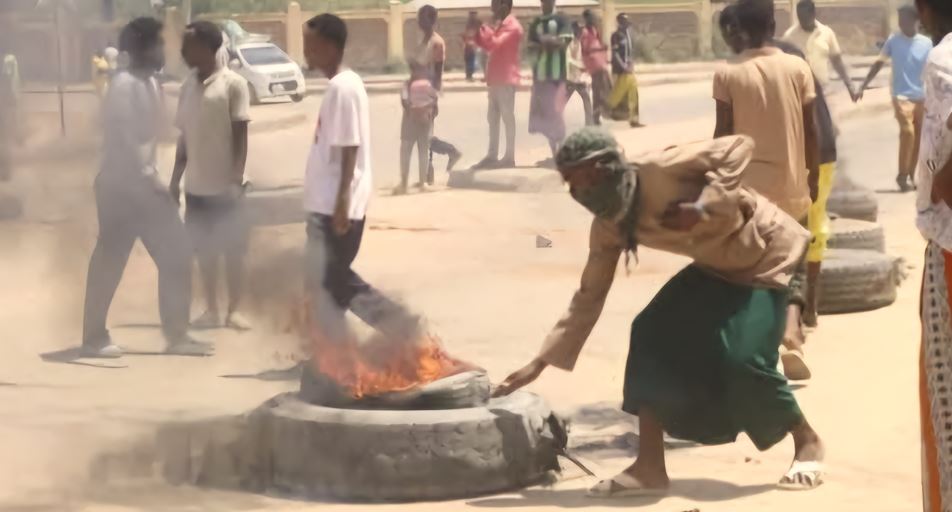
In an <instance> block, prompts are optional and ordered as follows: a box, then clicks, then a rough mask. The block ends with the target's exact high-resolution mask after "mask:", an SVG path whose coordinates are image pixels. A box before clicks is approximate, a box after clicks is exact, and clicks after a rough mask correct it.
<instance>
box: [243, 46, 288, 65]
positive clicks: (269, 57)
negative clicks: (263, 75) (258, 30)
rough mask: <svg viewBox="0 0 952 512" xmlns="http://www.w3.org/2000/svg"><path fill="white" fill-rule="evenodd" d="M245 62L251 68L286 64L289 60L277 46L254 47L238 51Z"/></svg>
mask: <svg viewBox="0 0 952 512" xmlns="http://www.w3.org/2000/svg"><path fill="white" fill-rule="evenodd" d="M238 51H239V52H241V56H242V57H244V59H245V61H246V62H247V63H248V64H250V65H252V66H265V65H268V64H287V63H288V62H291V59H290V58H288V56H287V55H286V54H285V53H284V52H282V51H281V49H280V48H278V47H277V46H255V47H253V48H241V49H239V50H238Z"/></svg>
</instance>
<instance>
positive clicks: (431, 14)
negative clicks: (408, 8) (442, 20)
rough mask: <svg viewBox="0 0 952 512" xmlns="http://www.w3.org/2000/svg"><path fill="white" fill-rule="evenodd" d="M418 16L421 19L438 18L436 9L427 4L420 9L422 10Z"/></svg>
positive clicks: (418, 12)
mask: <svg viewBox="0 0 952 512" xmlns="http://www.w3.org/2000/svg"><path fill="white" fill-rule="evenodd" d="M417 16H420V17H424V16H425V17H427V18H432V19H434V20H435V19H436V18H437V10H436V7H433V6H432V5H430V4H426V5H424V6H423V7H420V10H419V11H417Z"/></svg>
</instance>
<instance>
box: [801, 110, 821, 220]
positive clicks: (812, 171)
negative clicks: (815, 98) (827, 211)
mask: <svg viewBox="0 0 952 512" xmlns="http://www.w3.org/2000/svg"><path fill="white" fill-rule="evenodd" d="M815 119H816V105H815V102H810V103H809V104H807V105H804V106H803V151H804V155H805V156H806V161H807V170H808V174H807V184H809V186H810V200H811V201H816V198H817V192H818V190H819V184H820V145H819V143H818V140H817V130H816V120H815Z"/></svg>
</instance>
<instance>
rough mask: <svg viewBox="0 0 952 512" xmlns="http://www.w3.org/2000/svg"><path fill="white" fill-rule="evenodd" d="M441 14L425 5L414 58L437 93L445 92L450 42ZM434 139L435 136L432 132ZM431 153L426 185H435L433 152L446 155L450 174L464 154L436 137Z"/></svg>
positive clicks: (433, 138)
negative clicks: (440, 30)
mask: <svg viewBox="0 0 952 512" xmlns="http://www.w3.org/2000/svg"><path fill="white" fill-rule="evenodd" d="M438 15H439V13H438V11H437V10H436V8H435V7H433V6H432V5H424V6H423V7H420V10H419V12H417V24H418V25H419V27H420V31H421V32H423V38H422V39H421V40H420V44H418V45H417V47H416V50H415V51H414V54H413V56H412V57H411V58H412V59H414V60H416V62H418V63H419V64H420V65H421V66H423V67H424V69H425V71H426V72H427V76H428V77H429V79H430V83H432V84H433V88H434V89H436V91H437V92H439V91H440V90H442V89H443V67H444V65H445V62H446V41H444V40H443V37H442V36H441V35H440V34H438V33H437V32H436V21H437V17H438ZM431 136H432V133H431ZM429 146H430V151H429V156H428V158H427V161H428V162H429V163H428V164H427V165H428V168H427V179H426V183H427V184H428V185H432V184H433V181H434V176H433V153H436V154H438V155H446V159H447V160H446V171H447V172H450V171H452V170H453V167H455V166H456V164H457V163H458V162H459V159H460V158H462V157H463V153H461V152H460V150H459V149H456V146H454V145H453V144H450V143H449V142H447V141H445V140H442V139H440V138H438V137H435V136H432V137H431V139H430V144H429Z"/></svg>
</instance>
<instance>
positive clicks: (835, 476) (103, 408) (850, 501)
mask: <svg viewBox="0 0 952 512" xmlns="http://www.w3.org/2000/svg"><path fill="white" fill-rule="evenodd" d="M894 125H895V123H894V122H893V121H892V120H891V118H890V116H889V115H882V114H880V115H874V116H871V117H866V118H863V119H862V120H860V119H857V120H852V121H848V122H845V123H844V124H842V125H841V130H842V136H841V147H842V152H843V155H841V156H842V157H843V160H844V161H849V163H850V165H849V168H848V172H850V174H851V175H852V176H853V177H854V179H857V181H860V182H862V183H863V184H865V185H867V186H869V187H872V188H874V189H877V190H879V189H882V190H887V189H889V188H890V185H891V179H892V172H893V169H894V164H893V163H892V162H894V161H895V153H896V148H895V147H894V146H895V140H896V138H895V133H896V129H895V126H894ZM712 126H713V124H712V121H711V120H710V119H708V118H707V117H702V118H699V119H696V120H693V121H679V122H677V123H668V124H664V123H659V124H658V125H657V126H653V127H649V128H647V129H644V130H640V131H634V130H628V129H624V130H621V131H620V132H619V137H620V138H621V139H622V141H623V142H624V143H625V145H626V147H627V148H628V149H629V152H632V153H633V152H637V151H638V150H642V149H648V148H654V147H662V146H664V145H668V144H670V143H674V142H678V141H684V140H692V139H698V138H703V137H708V136H710V131H711V129H712ZM301 129H302V130H308V129H309V128H301ZM296 137H299V138H300V137H302V135H300V134H297V135H296ZM94 169H95V164H94V163H93V162H91V161H87V160H85V159H79V158H76V159H72V160H69V161H60V162H58V163H55V164H53V163H44V164H42V165H28V166H25V167H24V168H23V169H21V170H20V173H19V174H18V176H17V178H16V182H15V184H14V185H15V189H16V190H17V191H18V192H19V193H21V194H22V195H24V197H25V201H26V207H27V216H26V218H25V219H23V220H22V221H19V222H14V223H6V224H2V225H0V261H2V265H0V282H2V283H4V286H3V287H2V289H0V339H2V340H4V344H3V345H4V350H5V353H4V357H2V358H0V404H2V408H0V454H2V456H0V460H2V462H0V510H3V511H11V512H12V511H18V512H27V511H29V512H39V511H47V510H48V511H64V510H69V511H77V512H79V511H82V512H92V511H96V512H119V511H123V512H125V511H133V510H148V511H182V512H184V511H194V510H202V511H205V510H207V511H218V510H221V511H224V510H229V511H230V510H243V511H245V510H246V511H255V510H262V511H283V510H299V509H302V510H303V509H310V508H317V507H320V508H321V509H322V510H345V509H346V510H368V509H371V508H372V509H375V510H381V511H385V510H387V511H389V510H414V511H431V510H432V511H436V510H439V511H449V510H464V509H474V508H477V509H478V508H488V509H496V508H499V509H510V508H511V509H525V510H538V511H542V510H556V509H563V508H582V507H585V508H588V509H592V510H603V509H604V510H608V509H615V508H618V507H631V508H637V509H639V510H644V511H646V512H681V511H687V510H691V509H695V508H697V509H700V510H701V511H703V512H712V511H725V512H726V511H731V512H738V511H750V512H754V511H757V512H759V511H763V510H774V511H778V512H783V511H798V512H801V511H803V510H811V509H812V510H823V511H826V510H831V511H832V510H836V511H838V512H839V511H863V512H875V511H883V512H897V511H911V510H916V509H917V508H920V487H919V474H920V472H919V454H920V449H919V444H918V428H919V425H918V408H917V381H916V378H917V364H916V363H917V354H918V346H919V325H918V319H917V307H918V306H917V301H918V279H919V273H920V271H921V253H922V249H923V242H922V241H921V240H920V238H919V236H918V233H917V232H916V230H915V228H914V225H913V214H914V206H913V196H912V195H899V194H891V193H883V194H880V196H879V197H880V205H881V213H880V221H881V222H882V223H883V224H884V225H885V229H886V233H887V247H888V251H889V252H890V253H891V254H893V255H895V256H900V257H903V258H905V259H906V260H907V262H908V263H909V275H910V278H909V279H908V280H907V281H906V282H905V283H904V285H903V286H902V288H901V289H900V292H899V299H898V300H897V302H896V303H895V304H894V305H893V306H891V307H888V308H885V309H881V310H878V311H873V312H868V313H862V314H853V315H840V316H829V317H823V318H822V319H821V325H820V327H819V329H818V330H817V331H816V332H814V333H813V334H812V335H811V337H810V341H809V344H808V345H807V354H808V360H809V362H810V364H811V366H812V368H813V372H814V378H813V380H811V381H809V383H808V384H806V385H805V386H802V387H799V388H798V389H797V397H798V399H799V400H800V402H801V405H802V407H803V409H804V410H805V412H806V413H807V415H808V417H809V419H810V421H811V422H812V423H813V424H814V426H815V427H816V428H817V430H818V431H819V432H820V433H821V435H823V436H824V438H825V440H826V443H827V447H828V452H829V453H828V463H829V475H828V478H827V483H826V485H824V486H822V487H821V488H820V489H818V490H816V491H814V492H809V493H785V492H782V491H779V490H776V488H775V486H774V484H775V482H776V481H777V479H778V478H779V477H780V475H781V474H782V473H783V472H784V471H786V469H787V466H788V465H789V462H790V459H791V456H792V443H790V442H789V441H787V442H784V443H782V444H780V445H778V446H777V447H775V448H774V449H772V450H770V451H768V452H765V453H760V452H757V450H756V449H755V448H754V447H753V446H752V444H751V443H750V442H749V441H748V440H747V439H746V438H742V439H741V440H739V442H737V443H736V444H733V445H727V446H720V447H710V448H689V449H679V450H675V451H672V452H671V453H670V455H669V461H668V467H669V472H670V474H671V476H672V478H673V480H674V481H673V488H672V493H671V496H670V497H667V498H664V499H660V500H659V499H651V500H645V499H642V500H637V499H635V500H622V501H617V502H615V501H613V502H593V501H590V500H588V499H586V498H585V497H584V490H585V489H586V488H587V487H588V486H590V485H591V484H593V483H594V481H593V480H591V479H588V478H581V477H579V476H578V474H577V472H576V471H573V470H569V471H567V472H566V474H565V479H563V480H562V481H560V482H559V483H558V484H556V485H555V486H553V487H549V488H533V489H528V490H525V491H523V492H520V493H515V494H507V495H501V496H493V497H486V498H479V499H471V500H463V501H454V502H443V503H423V504H412V505H375V506H373V507H371V506H368V505H344V504H313V503H305V502H299V501H292V500H285V499H278V498H274V497H264V496H256V495H251V494H244V493H233V492H222V491H210V490H201V489H196V488H189V487H173V486H169V485H165V484H163V483H161V482H159V481H157V480H133V481H132V483H129V482H125V483H117V482H112V481H105V482H104V481H97V480H96V479H94V478H91V477H90V472H89V467H90V462H91V461H92V460H93V459H94V458H95V457H96V455H97V454H99V453H102V452H103V451H105V450H115V449H121V447H122V446H124V445H125V444H126V443H130V442H133V441H135V440H137V439H142V438H144V437H148V436H149V435H151V433H153V432H154V430H155V428H156V427H157V425H159V424H161V423H162V422H164V421H167V420H169V419H170V418H177V417H183V416H186V417H196V416H213V415H217V414H236V413H242V412H245V411H247V410H249V409H251V408H253V407H255V406H256V405H258V404H260V403H261V402H263V401H264V400H266V399H267V398H270V397H271V396H273V395H275V394H277V393H279V392H282V391H285V390H290V389H293V388H295V387H296V385H297V384H296V383H295V382H264V381H260V380H254V379H230V378H223V377H222V376H223V375H230V374H254V373H256V372H259V371H262V370H266V369H271V368H279V367H284V366H287V365H288V364H290V361H291V360H292V359H293V358H294V357H295V354H296V353H297V352H298V348H297V347H298V342H297V340H296V339H294V338H293V337H292V336H290V335H287V334H285V333H284V332H283V329H282V327H283V326H284V325H285V323H286V321H287V320H288V314H287V313H288V312H287V311H286V309H285V308H284V306H283V305H282V304H273V303H272V304H270V305H269V306H268V307H261V308H257V309H256V311H257V312H258V314H257V315H256V317H255V320H256V325H257V329H255V330H254V331H252V332H249V333H245V334H235V333H230V332H226V331H221V332H212V333H208V334H203V335H202V336H204V337H205V338H208V339H213V340H214V341H215V342H216V345H217V347H218V354H217V355H216V356H215V357H213V358H209V359H192V358H170V357H154V356H127V357H125V358H124V359H122V360H121V363H120V364H122V365H124V367H121V368H108V369H107V368H96V367H88V366H81V365H76V364H58V363H55V362H46V361H43V360H41V359H40V357H39V355H40V354H43V353H49V352H52V351H58V350H63V349H66V348H68V347H71V346H75V345H77V344H78V342H79V332H80V326H81V318H80V313H81V309H82V286H83V283H84V279H85V266H86V264H87V262H88V256H89V254H90V251H91V249H92V245H93V243H94V240H95V233H96V228H95V222H94V209H93V208H92V207H91V205H90V201H91V187H90V184H91V180H92V176H93V173H94ZM527 172H529V171H527ZM538 172H544V171H538ZM588 223H589V216H588V215H587V214H586V212H585V211H584V210H583V209H582V208H581V207H580V206H578V205H576V204H575V203H574V202H573V201H572V200H571V198H570V197H569V196H568V194H565V193H563V192H551V193H538V194H505V193H493V192H482V191H476V190H443V189H441V190H438V191H436V192H433V193H429V194H424V195H411V196H406V197H389V195H388V194H385V193H382V192H381V193H380V194H378V197H377V198H376V199H375V200H374V202H373V203H372V207H371V215H370V219H369V230H368V231H367V232H366V234H365V238H364V246H363V248H362V251H361V256H360V258H359V259H358V262H357V268H358V270H359V271H360V272H361V273H362V274H363V275H364V276H365V278H366V279H367V280H368V281H371V282H372V283H374V284H375V285H377V286H379V287H381V288H383V289H385V290H388V291H391V292H393V293H395V294H398V295H399V296H401V297H403V298H404V299H405V300H406V301H407V302H409V303H411V304H412V305H413V307H414V308H416V309H418V310H420V311H424V312H425V313H426V315H427V316H428V317H429V319H430V320H431V322H432V323H433V325H434V328H435V330H436V331H437V332H438V333H440V335H441V336H442V337H443V339H444V340H445V342H446V344H447V345H448V347H449V348H450V349H451V350H452V351H453V352H454V353H455V354H458V355H459V356H460V357H462V358H465V359H468V360H471V361H475V362H477V363H479V364H481V365H483V366H484V367H485V368H486V369H487V370H489V372H490V373H491V375H492V377H493V378H494V379H497V380H498V379H501V378H503V377H505V375H506V374H507V373H508V372H509V371H511V370H513V369H515V368H516V367H518V366H520V365H521V364H523V363H524V362H526V361H527V360H528V359H529V358H530V357H532V356H533V355H534V353H535V351H536V350H537V349H538V347H539V344H540V343H541V341H542V339H543V337H544V336H545V334H546V333H547V331H548V329H549V328H550V327H551V326H552V324H553V323H554V322H555V320H556V319H557V318H558V317H559V315H560V314H561V313H562V312H563V310H564V308H565V307H566V305H567V304H568V300H569V298H570V296H571V293H572V292H573V290H574V289H575V287H576V286H577V282H578V277H579V272H580V269H581V267H582V265H583V263H584V258H585V254H586V247H587V246H586V241H587V227H588ZM537 235H543V236H545V237H547V238H548V239H550V240H552V247H551V248H545V249H541V248H537V247H536V244H535V240H536V236H537ZM303 242H304V231H303V225H302V224H299V223H295V224H283V225H274V226H263V227H260V228H259V229H258V230H257V231H256V233H255V236H254V240H253V244H252V251H251V254H252V260H253V265H252V266H253V267H254V269H255V270H254V272H253V275H252V276H251V277H252V282H253V283H257V284H256V286H257V288H255V290H254V291H255V293H254V295H256V296H258V297H259V298H263V297H283V296H286V294H290V293H291V292H292V291H293V290H294V289H295V285H296V282H295V274H294V272H296V268H295V267H294V264H293V263H290V262H293V261H295V260H294V259H293V254H294V251H298V250H300V248H301V246H302V245H303ZM288 254H292V256H288ZM289 258H290V259H289ZM685 263H686V261H685V260H684V259H682V258H678V257H674V256H670V255H666V254H662V253H659V252H656V251H652V250H648V249H642V250H641V251H640V261H639V263H638V265H637V266H635V265H634V264H633V265H632V273H631V275H630V276H625V273H624V271H623V270H620V271H619V276H618V279H617V280H616V284H615V286H614V289H613V291H612V292H611V294H610V296H609V299H608V303H607V305H606V307H605V311H604V314H603V316H602V320H601V321H600V323H599V324H598V326H597V327H596V328H595V331H594V333H593V334H592V337H591V339H590V341H589V344H588V345H587V347H586V349H585V351H584V353H583V356H582V358H581V360H580V362H579V364H578V367H577V369H576V370H575V372H574V373H571V374H569V373H564V372H561V371H558V370H549V371H547V372H546V373H545V374H544V375H543V377H542V378H541V379H540V380H539V381H538V382H537V383H536V384H534V385H533V386H532V388H531V390H532V391H534V392H537V393H540V394H542V395H544V396H546V397H547V398H548V399H549V400H550V402H551V403H552V405H553V406H554V407H555V408H556V409H558V410H561V411H571V410H572V409H573V408H575V407H578V406H581V405H584V404H592V403H602V402H607V403H609V404H616V403H618V402H620V397H621V385H622V380H621V379H622V374H623V370H624V368H623V364H622V361H624V358H625V355H626V353H627V340H628V329H629V325H630V322H631V320H632V318H633V317H634V315H635V314H636V313H637V311H639V310H640V309H641V308H642V307H643V306H644V305H645V304H647V302H648V301H649V300H650V298H651V297H652V295H653V293H654V292H655V291H657V289H658V288H659V287H660V286H662V285H663V284H664V282H665V281H666V280H667V279H668V278H669V277H670V276H671V275H672V274H673V273H675V272H676V271H677V270H679V269H680V268H681V267H682V266H683V265H684V264H685ZM155 278H156V276H155V269H154V266H153V265H152V263H151V261H150V260H149V258H148V256H147V255H146V253H145V251H144V250H143V249H142V248H141V247H137V248H136V250H135V252H134V255H133V258H132V261H131V262H130V265H129V267H128V268H127V270H126V273H125V280H124V281H123V283H122V285H121V287H120V290H119V293H118V295H117V297H116V300H115V302H114V306H113V309H112V313H111V317H110V319H111V325H112V328H113V329H114V330H113V333H114V336H115V337H116V338H117V340H118V341H119V342H120V343H122V344H123V345H126V346H128V347H131V348H134V349H138V350H157V349H159V348H160V347H161V341H160V336H159V334H158V331H157V329H156V323H157V312H156V306H155V304H156V297H155V295H156V292H155ZM198 303H200V295H198V294H196V305H195V306H194V308H195V309H198V305H197V304H198ZM627 463H628V461H627V460H626V459H623V458H608V459H599V460H595V461H593V465H594V469H596V472H597V473H598V474H599V475H600V476H603V477H608V476H611V475H612V474H614V472H615V471H617V470H619V469H621V468H622V467H623V466H625V465H626V464H627Z"/></svg>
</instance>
